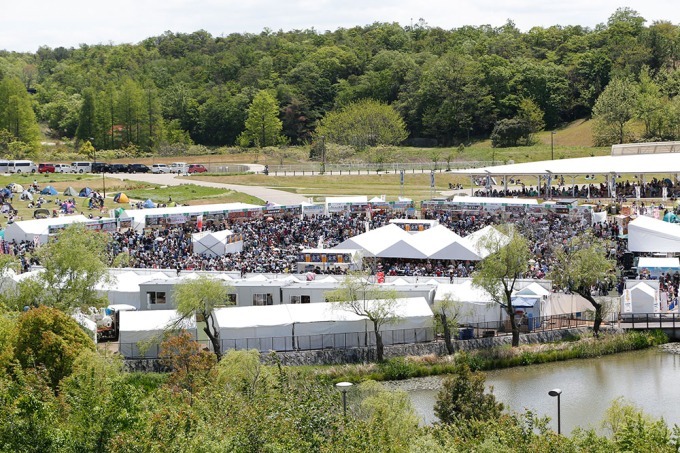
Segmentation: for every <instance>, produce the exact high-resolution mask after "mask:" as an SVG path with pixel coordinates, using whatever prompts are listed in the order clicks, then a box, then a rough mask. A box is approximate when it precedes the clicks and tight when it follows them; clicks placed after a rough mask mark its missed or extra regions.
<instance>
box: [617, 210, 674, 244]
mask: <svg viewBox="0 0 680 453" xmlns="http://www.w3.org/2000/svg"><path fill="white" fill-rule="evenodd" d="M628 250H630V251H631V252H657V253H675V252H680V226H679V225H676V224H674V223H669V222H664V221H662V220H657V219H653V218H651V217H647V216H640V217H638V218H637V219H635V220H633V221H631V222H630V223H629V224H628Z"/></svg>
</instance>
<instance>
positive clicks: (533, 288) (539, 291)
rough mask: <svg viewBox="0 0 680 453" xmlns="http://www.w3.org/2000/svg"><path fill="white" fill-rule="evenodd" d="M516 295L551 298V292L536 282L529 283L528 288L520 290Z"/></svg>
mask: <svg viewBox="0 0 680 453" xmlns="http://www.w3.org/2000/svg"><path fill="white" fill-rule="evenodd" d="M515 294H517V295H522V296H532V295H534V296H549V295H550V291H548V290H547V289H545V288H544V287H543V286H541V285H539V284H538V283H536V282H532V283H529V284H528V285H527V286H525V287H524V288H522V289H520V290H519V291H517V292H516V293H515Z"/></svg>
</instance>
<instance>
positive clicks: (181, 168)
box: [170, 162, 189, 175]
mask: <svg viewBox="0 0 680 453" xmlns="http://www.w3.org/2000/svg"><path fill="white" fill-rule="evenodd" d="M188 169H189V164H187V163H186V162H173V163H171V164H170V173H177V174H178V175H179V174H182V173H186V172H187V170H188Z"/></svg>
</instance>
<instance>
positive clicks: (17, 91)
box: [0, 77, 40, 149]
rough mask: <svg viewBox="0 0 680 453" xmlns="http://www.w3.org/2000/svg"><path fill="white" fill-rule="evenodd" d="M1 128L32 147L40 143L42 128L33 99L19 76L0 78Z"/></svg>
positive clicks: (34, 147)
mask: <svg viewBox="0 0 680 453" xmlns="http://www.w3.org/2000/svg"><path fill="white" fill-rule="evenodd" d="M0 129H6V130H7V131H9V132H10V133H11V134H12V135H13V136H14V137H15V138H16V140H17V141H21V142H24V143H26V144H27V145H29V146H30V147H31V148H32V149H37V148H38V146H39V145H40V129H39V127H38V122H37V121H36V118H35V112H34V111H33V107H32V106H31V99H30V97H29V95H28V93H27V92H26V87H25V86H24V85H23V84H22V83H21V81H20V80H19V79H18V78H12V77H5V78H4V79H2V80H0Z"/></svg>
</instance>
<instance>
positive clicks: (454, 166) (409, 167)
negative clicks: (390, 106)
mask: <svg viewBox="0 0 680 453" xmlns="http://www.w3.org/2000/svg"><path fill="white" fill-rule="evenodd" d="M501 163H502V162H491V161H488V162H485V161H470V162H450V163H447V162H401V163H352V164H328V163H327V164H325V165H324V164H323V163H317V164H300V165H269V174H270V175H284V176H287V175H293V176H297V175H303V176H304V175H313V174H320V173H326V174H329V175H334V174H335V175H349V174H356V175H362V174H366V175H369V174H376V173H394V174H397V173H399V172H401V171H402V170H403V171H404V172H405V173H429V172H430V171H433V170H434V171H435V172H438V173H441V172H445V171H447V170H461V169H467V168H479V167H488V166H491V165H498V164H501Z"/></svg>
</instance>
